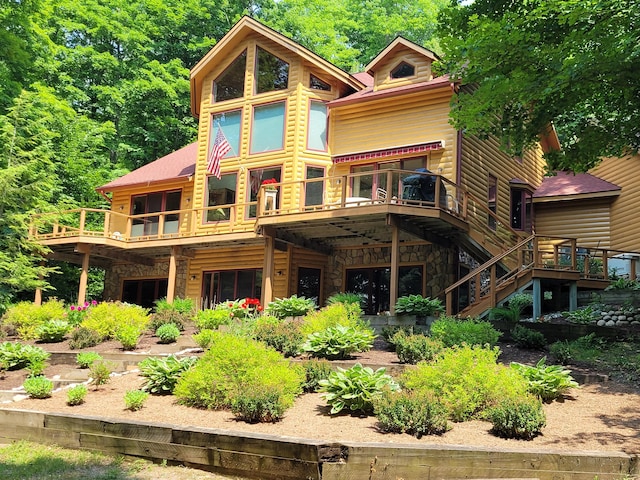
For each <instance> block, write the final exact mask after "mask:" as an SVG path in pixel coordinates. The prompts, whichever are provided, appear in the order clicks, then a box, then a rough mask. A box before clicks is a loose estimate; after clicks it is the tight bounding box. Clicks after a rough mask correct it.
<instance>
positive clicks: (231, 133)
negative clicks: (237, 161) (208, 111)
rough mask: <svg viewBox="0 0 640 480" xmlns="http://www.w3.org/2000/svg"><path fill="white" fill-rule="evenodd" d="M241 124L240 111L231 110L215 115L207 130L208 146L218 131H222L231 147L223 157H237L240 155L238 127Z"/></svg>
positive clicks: (211, 143)
mask: <svg viewBox="0 0 640 480" xmlns="http://www.w3.org/2000/svg"><path fill="white" fill-rule="evenodd" d="M241 123H242V112H241V111H240V110H232V111H230V112H223V113H216V114H214V115H213V118H212V119H211V128H210V129H209V134H210V138H209V146H210V148H211V146H212V145H213V143H214V141H215V138H216V134H217V133H218V129H219V128H221V129H222V133H224V136H225V138H226V139H227V142H229V145H231V150H229V152H228V153H227V154H226V155H225V156H224V158H228V157H237V156H238V155H240V125H241Z"/></svg>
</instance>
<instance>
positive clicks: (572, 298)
mask: <svg viewBox="0 0 640 480" xmlns="http://www.w3.org/2000/svg"><path fill="white" fill-rule="evenodd" d="M577 309H578V282H571V283H570V284H569V311H570V312H575V311H576V310H577Z"/></svg>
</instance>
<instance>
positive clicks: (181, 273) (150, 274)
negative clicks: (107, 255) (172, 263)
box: [103, 260, 187, 300]
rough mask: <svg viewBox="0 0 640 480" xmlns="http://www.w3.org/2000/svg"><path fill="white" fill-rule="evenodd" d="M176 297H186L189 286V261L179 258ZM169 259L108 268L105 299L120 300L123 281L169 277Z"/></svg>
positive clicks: (105, 280) (105, 281)
mask: <svg viewBox="0 0 640 480" xmlns="http://www.w3.org/2000/svg"><path fill="white" fill-rule="evenodd" d="M176 267H177V268H176V297H181V298H184V296H185V292H186V287H187V261H186V260H178V262H177V265H176ZM168 277H169V261H168V260H167V261H159V262H156V264H155V265H153V266H152V267H150V266H147V265H132V264H129V263H127V264H116V265H113V266H112V267H111V268H110V269H108V270H107V272H106V275H105V279H104V294H103V297H104V300H120V295H121V293H122V282H123V281H124V280H133V279H140V280H143V279H145V278H168Z"/></svg>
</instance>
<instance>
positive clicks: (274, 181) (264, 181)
mask: <svg viewBox="0 0 640 480" xmlns="http://www.w3.org/2000/svg"><path fill="white" fill-rule="evenodd" d="M272 183H278V180H276V179H275V178H267V179H266V180H263V181H262V185H270V184H272Z"/></svg>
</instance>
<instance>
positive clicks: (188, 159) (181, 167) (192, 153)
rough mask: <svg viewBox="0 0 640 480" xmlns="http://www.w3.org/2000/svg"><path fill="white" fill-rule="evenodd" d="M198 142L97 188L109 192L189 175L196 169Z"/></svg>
mask: <svg viewBox="0 0 640 480" xmlns="http://www.w3.org/2000/svg"><path fill="white" fill-rule="evenodd" d="M197 157H198V142H193V143H191V144H189V145H187V146H186V147H182V148H181V149H180V150H176V151H175V152H171V153H170V154H169V155H165V156H164V157H162V158H159V159H157V160H156V161H154V162H151V163H148V164H147V165H144V166H142V167H140V168H138V169H136V170H134V171H133V172H131V173H128V174H126V175H124V176H122V177H120V178H117V179H115V180H114V181H112V182H109V183H107V184H106V185H103V186H101V187H98V188H97V190H99V191H103V192H110V191H112V190H113V189H115V188H119V187H124V186H131V185H149V184H151V183H157V182H164V181H168V180H175V179H179V178H183V177H189V176H191V175H193V174H194V172H195V170H196V160H197Z"/></svg>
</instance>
